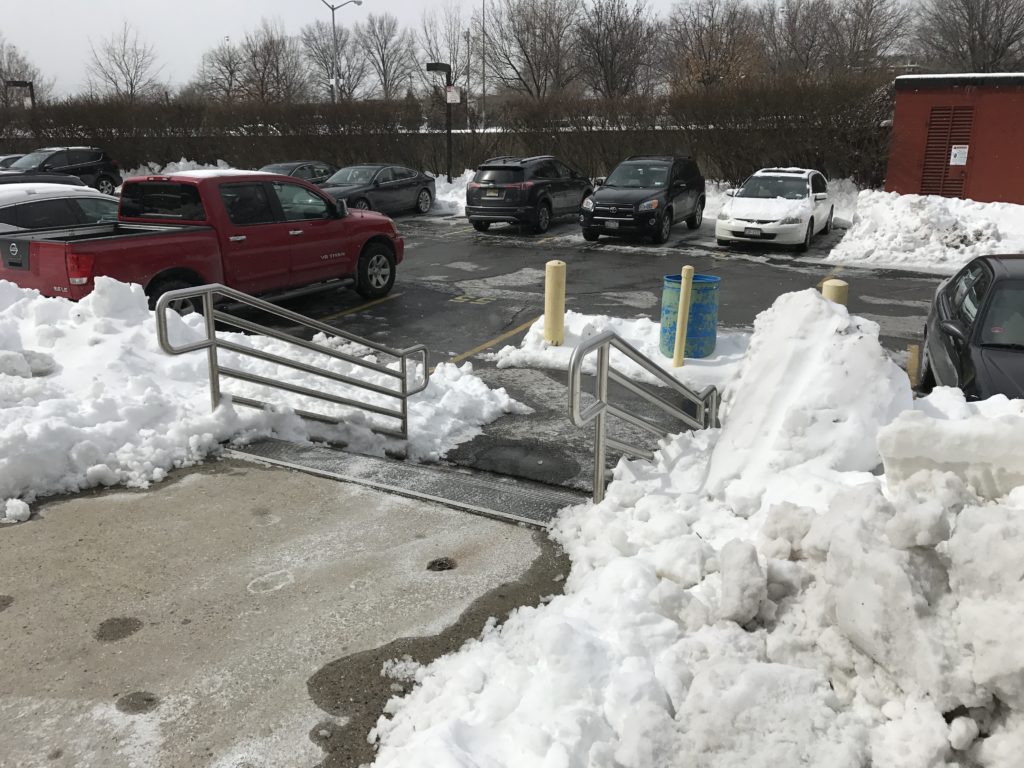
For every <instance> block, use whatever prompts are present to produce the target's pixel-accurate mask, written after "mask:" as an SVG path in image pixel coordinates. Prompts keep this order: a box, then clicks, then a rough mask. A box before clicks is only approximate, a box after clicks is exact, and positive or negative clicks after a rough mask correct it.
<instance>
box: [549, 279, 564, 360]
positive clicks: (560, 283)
mask: <svg viewBox="0 0 1024 768" xmlns="http://www.w3.org/2000/svg"><path fill="white" fill-rule="evenodd" d="M544 341H545V342H547V343H548V344H551V345H552V346H555V347H560V346H562V344H563V343H565V262H564V261H549V262H548V263H547V265H546V266H545V267H544Z"/></svg>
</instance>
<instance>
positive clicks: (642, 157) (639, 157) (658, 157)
mask: <svg viewBox="0 0 1024 768" xmlns="http://www.w3.org/2000/svg"><path fill="white" fill-rule="evenodd" d="M629 160H666V161H674V160H693V158H692V157H690V156H689V155H630V156H629V157H627V158H626V161H629ZM626 161H623V162H626Z"/></svg>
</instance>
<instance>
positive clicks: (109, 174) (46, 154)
mask: <svg viewBox="0 0 1024 768" xmlns="http://www.w3.org/2000/svg"><path fill="white" fill-rule="evenodd" d="M7 170H8V171H10V172H14V171H16V172H18V173H23V174H36V173H52V174H61V173H63V174H67V175H69V176H77V177H78V178H79V179H81V180H82V181H83V182H85V184H86V185H87V186H90V187H93V188H94V189H98V190H99V191H100V192H103V193H104V194H106V195H112V194H114V190H116V189H117V188H118V187H119V186H121V171H120V169H119V168H118V167H117V163H115V162H114V161H113V160H111V159H110V157H109V156H108V155H107V153H106V152H104V151H103V150H102V149H97V148H96V147H46V148H44V149H37V150H35V151H33V152H29V153H28V154H27V155H24V156H23V157H20V158H18V159H17V160H15V161H14V162H13V163H11V165H10V166H9V167H8V169H7Z"/></svg>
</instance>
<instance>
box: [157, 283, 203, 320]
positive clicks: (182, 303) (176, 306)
mask: <svg viewBox="0 0 1024 768" xmlns="http://www.w3.org/2000/svg"><path fill="white" fill-rule="evenodd" d="M194 287H195V286H194V285H193V284H192V283H189V282H187V281H185V280H181V279H173V278H172V279H170V280H161V281H160V282H158V283H156V284H154V285H152V286H151V287H150V289H149V308H150V309H156V302H157V299H159V298H160V297H161V296H163V295H164V294H165V293H170V292H171V291H178V290H181V289H182V288H194ZM170 308H171V309H173V310H174V311H175V312H177V313H178V314H179V315H182V316H183V317H184V316H185V315H191V314H193V313H194V314H197V315H201V314H202V313H203V300H202V299H201V298H199V297H195V298H191V299H180V300H178V301H172V302H171V304H170Z"/></svg>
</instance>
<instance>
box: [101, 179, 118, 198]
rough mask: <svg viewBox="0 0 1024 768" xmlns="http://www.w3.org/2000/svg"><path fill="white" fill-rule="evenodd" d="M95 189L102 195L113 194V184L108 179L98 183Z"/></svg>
mask: <svg viewBox="0 0 1024 768" xmlns="http://www.w3.org/2000/svg"><path fill="white" fill-rule="evenodd" d="M97 189H98V190H99V191H100V192H102V193H103V194H104V195H112V194H114V182H112V181H111V180H110V179H103V180H101V181H100V183H99V186H98V187H97Z"/></svg>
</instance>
